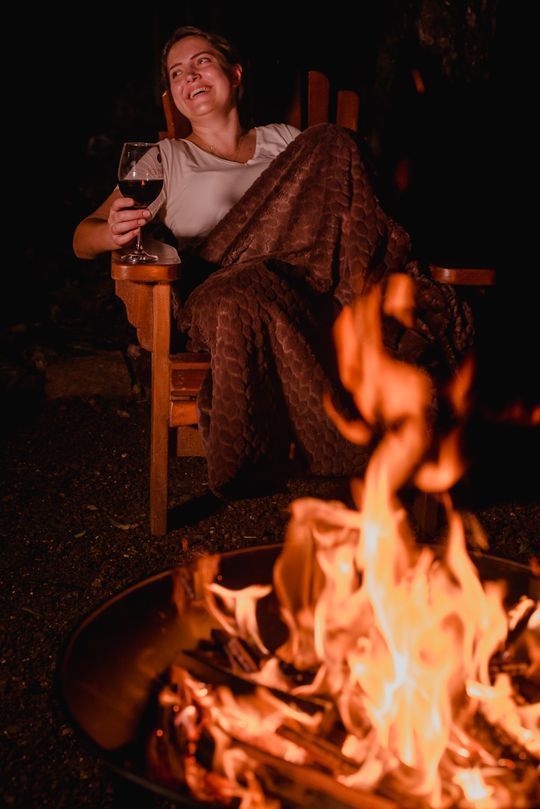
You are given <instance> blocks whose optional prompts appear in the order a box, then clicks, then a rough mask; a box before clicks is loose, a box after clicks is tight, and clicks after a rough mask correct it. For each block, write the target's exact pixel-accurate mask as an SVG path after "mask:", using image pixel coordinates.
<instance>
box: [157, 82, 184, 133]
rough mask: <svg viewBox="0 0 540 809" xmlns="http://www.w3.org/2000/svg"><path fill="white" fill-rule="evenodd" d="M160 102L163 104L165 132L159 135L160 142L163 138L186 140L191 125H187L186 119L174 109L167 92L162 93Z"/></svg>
mask: <svg viewBox="0 0 540 809" xmlns="http://www.w3.org/2000/svg"><path fill="white" fill-rule="evenodd" d="M161 101H162V104H163V112H164V114H165V122H166V124H167V131H166V132H160V133H159V137H160V140H163V138H187V136H188V135H189V133H190V132H191V124H190V123H189V121H188V119H187V118H186V117H185V116H184V115H182V113H181V112H180V111H179V110H178V109H177V108H176V106H175V104H174V102H173V100H172V98H171V94H170V93H169V91H168V90H165V91H164V92H163V93H162V95H161Z"/></svg>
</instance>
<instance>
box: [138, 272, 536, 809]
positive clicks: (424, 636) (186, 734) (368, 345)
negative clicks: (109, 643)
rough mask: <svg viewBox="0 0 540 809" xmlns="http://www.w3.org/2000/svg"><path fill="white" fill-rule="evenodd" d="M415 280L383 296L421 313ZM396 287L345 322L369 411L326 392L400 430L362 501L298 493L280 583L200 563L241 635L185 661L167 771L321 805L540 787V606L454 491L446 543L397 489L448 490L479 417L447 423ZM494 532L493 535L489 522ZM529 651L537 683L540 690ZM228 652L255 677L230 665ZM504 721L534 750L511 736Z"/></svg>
mask: <svg viewBox="0 0 540 809" xmlns="http://www.w3.org/2000/svg"><path fill="white" fill-rule="evenodd" d="M412 294H413V290H412V288H411V287H410V281H409V279H408V278H406V277H404V276H399V277H394V278H392V279H391V282H390V284H389V286H388V290H387V294H386V297H385V300H384V304H383V306H384V311H385V312H386V313H387V314H390V315H392V316H393V317H396V318H398V319H400V320H401V321H402V322H403V323H405V324H409V325H410V323H411V322H412V317H413V306H412V302H413V298H412ZM381 300H382V296H381V290H380V289H375V290H373V291H372V292H371V293H370V295H369V296H367V297H366V298H364V299H362V300H360V301H358V302H356V303H355V305H354V306H353V307H351V308H346V309H345V310H344V311H343V312H342V314H341V315H340V317H339V319H338V321H337V323H336V344H337V349H338V362H339V368H340V374H341V377H342V380H343V384H344V385H345V387H346V388H347V389H348V390H349V391H350V392H351V394H352V396H353V398H354V401H355V404H356V407H357V409H358V413H359V419H358V420H357V421H356V422H354V423H349V422H345V421H344V420H343V418H342V417H341V416H340V415H339V414H338V413H336V411H335V410H334V408H333V407H332V405H331V403H330V402H326V407H327V411H328V413H329V414H330V415H331V417H332V418H333V419H334V421H335V422H336V424H337V425H338V427H339V428H340V429H341V430H342V432H343V433H344V434H345V435H346V436H348V437H349V438H350V440H352V441H355V442H358V443H365V442H367V441H368V440H371V439H372V437H373V435H374V434H375V433H377V434H379V433H381V431H382V438H381V440H380V441H379V443H378V445H377V447H376V449H375V450H374V452H373V455H372V458H371V461H370V464H369V467H368V469H367V472H366V475H365V479H364V480H363V481H362V482H359V481H356V482H355V483H354V484H353V495H354V498H355V504H356V506H357V511H352V510H350V509H348V508H346V507H345V506H344V505H343V504H341V503H326V502H321V501H317V500H314V499H304V500H298V501H296V502H295V503H293V504H292V506H291V511H292V519H291V522H290V524H289V528H288V532H287V536H286V539H285V544H284V548H283V552H282V553H281V556H280V557H279V559H278V560H277V563H276V565H275V568H274V588H273V593H270V590H271V588H268V587H262V586H256V585H254V586H250V587H247V588H244V589H243V590H237V591H232V590H227V589H226V588H224V587H222V586H221V585H220V584H218V583H216V582H215V581H214V578H215V576H216V571H217V562H216V561H215V560H210V561H206V562H205V563H203V564H201V566H200V569H199V574H200V576H202V578H203V580H204V581H203V585H204V592H205V599H206V608H207V610H208V613H209V614H210V615H211V616H212V617H213V618H214V619H215V621H216V622H217V624H218V625H219V626H220V628H221V630H222V631H223V632H224V633H225V637H226V638H229V639H230V644H233V645H230V648H229V646H228V644H229V640H226V641H225V646H226V648H227V657H228V662H227V663H225V664H223V663H216V660H215V649H214V651H213V652H212V654H214V658H213V657H212V655H210V657H207V659H206V661H207V662H206V663H204V655H203V656H202V658H201V656H200V655H199V656H198V657H197V655H194V656H192V657H188V656H187V655H184V656H183V658H182V659H181V660H179V666H178V667H175V668H174V670H173V672H172V674H171V683H170V686H169V687H168V688H166V689H165V690H164V691H163V692H162V693H161V695H160V705H161V707H162V709H163V711H164V715H163V722H162V726H161V727H160V729H159V731H158V733H157V734H156V735H155V736H154V737H153V738H152V742H151V745H150V751H149V760H150V763H151V769H152V771H153V773H154V774H155V775H157V776H158V777H160V778H161V779H162V780H166V781H168V782H169V783H173V784H179V783H187V784H188V786H189V788H190V790H191V792H192V793H193V794H194V795H195V796H196V797H198V798H200V799H202V800H213V801H221V802H223V803H228V802H230V801H231V800H232V799H233V798H235V799H236V800H237V803H238V802H239V805H240V806H241V807H242V808H243V809H247V808H248V807H249V809H255V807H261V809H262V808H263V807H266V808H268V809H269V807H274V806H279V805H280V804H279V803H277V802H276V797H275V796H279V797H280V799H281V800H282V802H284V803H285V804H286V805H288V804H289V803H296V804H298V803H300V804H302V802H303V801H305V800H306V797H305V795H306V792H305V790H307V791H310V790H311V791H312V792H313V791H315V792H318V793H322V794H324V795H326V796H327V798H328V797H329V798H330V799H331V800H333V801H340V802H341V803H343V804H345V805H349V806H367V807H377V806H379V807H387V806H392V805H396V804H393V803H391V802H389V800H388V799H390V801H391V800H396V801H398V803H399V805H400V806H412V807H418V806H425V807H454V806H455V807H482V809H496V808H498V809H502V807H510V806H512V807H520V806H521V807H527V806H532V805H533V804H534V801H535V799H538V798H539V796H538V785H537V780H536V779H537V774H538V773H537V767H538V760H539V759H540V731H539V724H540V702H539V700H538V687H537V686H538V680H539V675H540V607H539V605H537V604H535V603H534V602H533V601H531V600H530V599H523V600H522V601H521V602H520V603H519V604H518V605H516V607H515V609H514V610H512V611H511V612H510V614H506V612H505V610H504V608H503V598H504V595H505V590H504V586H503V585H502V584H499V583H494V582H487V583H485V584H484V585H482V583H481V582H480V580H479V578H478V575H477V572H476V568H475V566H474V564H473V562H472V561H471V559H470V557H469V555H468V553H467V551H466V541H465V531H464V527H463V523H462V521H461V518H460V517H459V515H457V514H456V513H454V512H453V511H452V508H451V504H450V499H449V497H448V496H447V495H444V504H445V507H446V510H447V517H448V539H447V544H446V548H445V550H444V553H443V554H442V555H440V556H438V555H436V553H435V551H434V550H433V549H428V548H419V547H417V546H416V545H415V543H414V539H413V536H412V534H411V531H410V528H409V525H408V522H407V519H406V514H405V511H404V509H403V506H402V504H401V502H400V500H399V498H398V492H399V490H400V489H401V488H402V487H403V486H404V485H405V484H406V483H407V482H409V481H411V480H414V482H415V484H416V485H417V486H418V487H419V488H421V489H423V490H425V491H429V492H443V491H444V490H446V489H448V488H449V487H450V486H451V485H453V483H455V481H456V480H458V479H459V477H460V476H461V475H462V473H463V469H464V466H463V461H462V460H461V457H460V453H459V451H458V450H459V436H460V427H459V426H455V427H453V428H452V429H451V430H450V431H449V432H448V434H447V435H445V436H443V437H441V438H438V439H437V441H436V442H435V440H434V438H433V425H432V415H431V414H432V412H433V403H434V397H435V392H434V390H433V387H432V384H431V382H430V379H429V377H428V376H427V375H426V374H425V372H423V371H422V370H421V369H419V368H415V367H412V366H410V365H406V364H404V363H402V362H399V361H397V360H395V359H392V358H391V357H390V356H389V355H388V354H386V352H385V351H384V349H383V343H382V336H381V327H380V308H381ZM471 379H472V365H471V364H470V363H466V364H465V365H464V367H463V369H462V370H461V372H460V373H459V374H457V376H456V379H455V380H454V384H453V386H452V388H451V389H450V390H449V391H448V392H447V394H446V396H447V402H448V406H449V407H450V408H451V410H452V411H453V413H454V416H455V424H457V425H459V424H460V423H462V422H463V419H464V417H465V416H466V414H467V407H468V398H469V397H468V390H469V385H470V382H471ZM476 542H477V543H478V544H482V545H485V540H484V538H483V537H482V536H481V535H480V534H478V533H477V535H476ZM270 597H274V598H277V600H278V602H279V608H280V615H281V619H282V621H283V622H284V624H285V625H286V627H287V629H288V637H287V640H286V641H285V643H283V644H282V645H281V646H279V647H278V648H277V649H275V650H274V652H273V653H271V652H269V651H268V649H267V648H266V645H265V642H263V639H262V637H264V633H261V630H260V629H259V627H258V625H257V621H256V614H257V609H256V607H257V603H258V602H259V601H261V600H262V599H268V598H270ZM181 606H182V611H185V610H186V609H187V607H186V603H185V598H184V599H182V605H181ZM518 629H519V630H520V632H519V644H520V654H519V655H518V656H517V657H516V658H515V659H508V657H507V656H506V657H505V654H503V651H502V650H503V649H504V644H505V642H506V640H507V635H508V633H509V632H511V633H516V632H517V631H518ZM234 644H236V645H234ZM201 659H202V662H201ZM231 661H232V662H231ZM512 667H515V671H516V673H518V674H519V676H522V677H523V676H524V677H526V678H529V679H530V682H531V683H533V684H536V685H535V698H534V699H530V698H529V699H528V700H526V699H525V698H524V697H523V695H522V694H521V693H520V691H519V689H518V688H517V687H516V685H515V683H514V682H513V680H512V679H511V672H512ZM224 671H225V672H229V673H230V672H231V671H234V672H235V675H236V677H235V678H232V680H231V677H229V679H228V680H227V681H226V683H224V682H223V678H222V675H223V672H224ZM501 734H503V735H504V739H505V740H507V741H506V744H507V747H508V745H510V746H511V745H514V748H515V750H517V751H518V753H517V754H516V758H517V760H518V763H519V765H520V766H518V764H517V763H516V761H513V760H511V759H508V758H506V757H505V756H504V755H502V754H501V753H500V750H499V753H497V752H496V748H497V744H496V743H495V742H496V740H497V739H500V737H501ZM205 750H206V752H205ZM276 771H277V772H280V773H281V776H279V777H277V776H276V775H275V773H276ZM299 785H300V786H299ZM302 789H303V790H304V792H302ZM269 795H270V796H271V797H267V796H269ZM326 805H329V804H328V803H327V804H326Z"/></svg>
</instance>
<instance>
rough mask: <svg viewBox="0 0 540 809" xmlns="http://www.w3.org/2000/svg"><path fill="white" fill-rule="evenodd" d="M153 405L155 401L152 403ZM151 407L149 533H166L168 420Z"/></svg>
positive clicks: (158, 534) (157, 534)
mask: <svg viewBox="0 0 540 809" xmlns="http://www.w3.org/2000/svg"><path fill="white" fill-rule="evenodd" d="M153 404H154V405H155V402H154V403H153ZM156 411H158V408H157V407H155V406H153V407H152V436H151V442H150V533H151V534H152V536H163V535H164V534H166V533H167V501H168V490H169V422H168V418H167V413H165V414H164V415H163V414H160V413H159V412H156Z"/></svg>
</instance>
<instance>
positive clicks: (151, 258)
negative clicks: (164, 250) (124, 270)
mask: <svg viewBox="0 0 540 809" xmlns="http://www.w3.org/2000/svg"><path fill="white" fill-rule="evenodd" d="M120 261H121V262H123V263H124V264H157V263H158V261H159V256H155V255H153V254H152V253H146V252H144V251H143V252H142V253H126V255H124V256H120Z"/></svg>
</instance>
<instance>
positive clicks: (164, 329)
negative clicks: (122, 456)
mask: <svg viewBox="0 0 540 809" xmlns="http://www.w3.org/2000/svg"><path fill="white" fill-rule="evenodd" d="M153 305H154V310H153V311H154V317H153V337H152V345H153V351H152V416H151V422H152V431H151V439H150V533H151V534H152V535H153V536H162V535H163V534H166V533H167V502H168V493H169V406H170V405H169V394H170V379H169V376H170V374H169V330H170V307H171V300H170V289H169V287H168V285H167V284H155V286H154V291H153Z"/></svg>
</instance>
